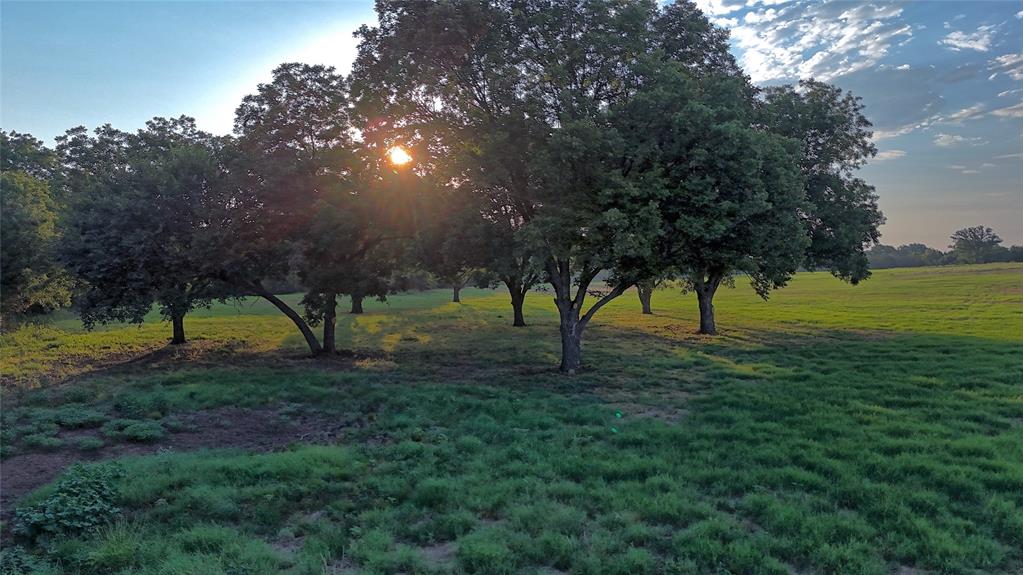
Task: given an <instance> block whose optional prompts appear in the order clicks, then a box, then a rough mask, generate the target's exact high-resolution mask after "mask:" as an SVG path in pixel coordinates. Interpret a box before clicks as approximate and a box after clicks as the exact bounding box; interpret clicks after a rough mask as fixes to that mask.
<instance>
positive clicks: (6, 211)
mask: <svg viewBox="0 0 1023 575" xmlns="http://www.w3.org/2000/svg"><path fill="white" fill-rule="evenodd" d="M53 166H54V154H53V152H52V151H50V150H48V149H47V148H46V147H45V146H43V144H42V142H41V141H39V140H37V139H36V138H33V137H32V136H31V135H28V134H19V133H17V132H11V133H9V134H8V133H7V132H4V131H0V191H2V193H0V261H2V262H3V263H2V265H0V316H2V318H3V319H4V320H9V319H11V318H14V317H16V316H21V315H24V314H27V313H33V312H46V311H50V310H53V309H56V308H59V307H63V306H65V305H67V304H68V303H69V301H70V295H71V291H70V288H71V282H70V278H68V276H67V274H66V273H65V272H64V270H63V268H62V267H61V266H60V264H59V262H58V261H57V258H56V254H55V252H54V249H55V247H56V243H57V240H58V238H59V229H58V225H57V223H58V205H57V202H56V201H54V198H53V195H52V191H51V187H50V182H49V180H50V177H51V176H52V170H53Z"/></svg>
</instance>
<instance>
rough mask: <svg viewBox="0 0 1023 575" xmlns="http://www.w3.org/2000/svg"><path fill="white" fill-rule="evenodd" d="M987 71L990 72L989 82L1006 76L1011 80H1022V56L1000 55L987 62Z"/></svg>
mask: <svg viewBox="0 0 1023 575" xmlns="http://www.w3.org/2000/svg"><path fill="white" fill-rule="evenodd" d="M987 69H988V71H989V72H991V75H990V76H988V79H989V80H993V79H995V78H997V77H998V75H999V74H1006V75H1008V76H1009V77H1010V78H1012V79H1013V80H1023V54H1002V55H1001V56H996V57H995V58H992V59H991V60H988V63H987Z"/></svg>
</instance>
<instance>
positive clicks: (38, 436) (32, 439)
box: [21, 433, 64, 450]
mask: <svg viewBox="0 0 1023 575" xmlns="http://www.w3.org/2000/svg"><path fill="white" fill-rule="evenodd" d="M21 441H22V443H24V444H25V447H30V448H33V449H47V450H48V449H59V448H60V447H63V446H64V441H63V440H61V439H60V438H57V437H53V436H52V435H44V434H42V433H33V434H31V435H26V436H25V437H22V438H21Z"/></svg>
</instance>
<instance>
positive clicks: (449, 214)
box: [416, 189, 486, 303]
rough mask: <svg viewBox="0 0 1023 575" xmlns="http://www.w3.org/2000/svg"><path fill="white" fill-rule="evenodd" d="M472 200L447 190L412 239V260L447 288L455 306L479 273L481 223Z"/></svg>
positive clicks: (481, 261)
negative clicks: (462, 292)
mask: <svg viewBox="0 0 1023 575" xmlns="http://www.w3.org/2000/svg"><path fill="white" fill-rule="evenodd" d="M472 200H473V198H472V197H471V196H470V197H468V198H466V197H464V194H460V193H459V190H457V189H453V190H452V189H449V190H447V192H446V193H444V194H443V195H441V196H439V197H437V198H436V200H435V201H434V209H433V210H431V216H432V217H431V218H430V221H429V222H428V223H426V224H425V225H424V226H423V227H422V229H420V230H419V234H418V236H417V237H416V250H417V257H416V260H417V261H418V262H419V264H420V265H421V266H422V268H423V269H424V270H426V271H428V272H430V273H431V274H433V275H434V276H436V277H437V279H439V280H440V282H441V283H442V284H443V285H444V286H446V287H449V288H451V290H452V295H451V301H452V302H455V303H460V302H461V297H460V294H461V291H462V289H463V288H465V287H466V286H467V285H469V283H470V282H472V281H473V280H476V279H478V277H479V276H480V275H481V274H482V273H483V265H484V258H485V251H484V245H483V242H484V241H486V236H484V235H483V234H482V233H481V232H483V231H484V229H485V227H484V226H485V223H484V220H483V216H482V214H481V213H480V211H479V209H478V206H476V205H475V204H474V202H473V201H472Z"/></svg>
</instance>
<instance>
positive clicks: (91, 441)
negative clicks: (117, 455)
mask: <svg viewBox="0 0 1023 575" xmlns="http://www.w3.org/2000/svg"><path fill="white" fill-rule="evenodd" d="M104 445H106V444H105V443H104V442H103V440H102V439H100V438H98V437H83V438H81V439H79V440H78V441H76V442H75V447H77V448H78V449H80V450H82V451H99V450H100V449H103V446H104Z"/></svg>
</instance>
